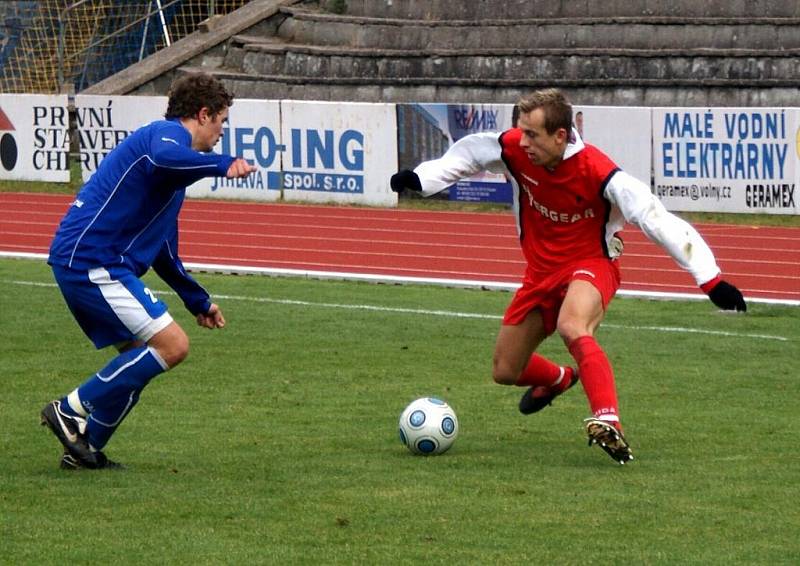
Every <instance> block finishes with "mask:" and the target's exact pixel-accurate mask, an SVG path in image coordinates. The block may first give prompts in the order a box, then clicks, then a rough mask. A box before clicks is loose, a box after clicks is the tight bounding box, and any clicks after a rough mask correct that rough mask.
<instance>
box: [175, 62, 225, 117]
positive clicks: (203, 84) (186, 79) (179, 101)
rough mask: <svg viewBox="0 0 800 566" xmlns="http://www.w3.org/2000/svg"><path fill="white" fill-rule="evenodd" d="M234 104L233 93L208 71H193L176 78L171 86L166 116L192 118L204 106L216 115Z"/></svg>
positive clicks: (212, 114) (211, 113)
mask: <svg viewBox="0 0 800 566" xmlns="http://www.w3.org/2000/svg"><path fill="white" fill-rule="evenodd" d="M231 104H233V94H231V93H230V92H228V91H227V89H226V88H225V86H224V85H223V84H222V83H221V82H220V81H219V80H218V79H216V78H214V77H212V76H211V75H209V74H207V73H192V74H189V75H185V76H183V77H180V78H179V79H176V80H175V81H174V82H173V83H172V86H170V87H169V102H168V103H167V112H166V113H165V114H164V117H165V118H168V119H169V118H191V117H192V116H196V115H197V113H198V112H200V110H201V109H202V108H203V107H206V108H208V111H209V114H210V115H211V116H216V115H217V114H219V113H220V112H222V111H223V110H224V109H225V108H228V107H229V106H230V105H231Z"/></svg>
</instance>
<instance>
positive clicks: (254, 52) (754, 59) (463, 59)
mask: <svg viewBox="0 0 800 566" xmlns="http://www.w3.org/2000/svg"><path fill="white" fill-rule="evenodd" d="M799 55H800V48H796V49H786V50H764V51H758V50H752V49H708V48H698V49H658V50H656V49H614V48H597V49H589V48H577V49H564V48H538V49H510V48H491V49H475V48H471V49H462V50H459V49H451V50H447V49H431V50H420V49H413V50H412V49H409V50H397V49H365V48H342V47H331V46H316V45H296V44H281V43H278V42H273V41H261V40H259V39H258V38H249V37H246V36H237V37H236V38H234V39H233V41H232V42H231V46H230V47H229V49H228V57H227V59H226V63H225V66H226V67H228V68H235V69H239V70H241V71H243V72H245V73H247V74H254V75H281V76H300V77H309V76H312V77H327V78H334V77H335V78H339V79H345V78H358V79H359V80H366V79H376V80H377V79H388V80H393V79H405V78H415V77H418V78H420V80H421V79H422V77H428V78H438V79H445V78H452V79H460V78H462V77H470V78H472V79H475V80H483V79H497V80H501V79H506V78H513V77H523V78H524V79H525V80H528V79H530V78H532V77H535V78H536V79H539V80H549V79H567V80H593V79H606V78H622V77H624V78H628V79H632V80H639V79H643V80H649V79H667V80H678V79H684V80H689V81H694V82H697V81H701V80H704V79H720V78H723V79H724V80H729V81H730V80H741V79H753V80H757V79H761V80H771V79H781V78H782V77H797V76H798V75H799V74H800V58H799V57H798V56H799Z"/></svg>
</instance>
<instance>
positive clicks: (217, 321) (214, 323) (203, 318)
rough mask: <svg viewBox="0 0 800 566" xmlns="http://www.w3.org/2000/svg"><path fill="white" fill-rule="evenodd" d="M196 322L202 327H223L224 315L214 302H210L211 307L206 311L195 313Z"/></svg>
mask: <svg viewBox="0 0 800 566" xmlns="http://www.w3.org/2000/svg"><path fill="white" fill-rule="evenodd" d="M197 324H198V325H200V326H202V327H204V328H224V327H225V317H224V316H222V311H221V310H220V308H219V306H217V304H216V303H211V308H209V309H208V312H207V313H205V314H203V313H200V314H198V315H197Z"/></svg>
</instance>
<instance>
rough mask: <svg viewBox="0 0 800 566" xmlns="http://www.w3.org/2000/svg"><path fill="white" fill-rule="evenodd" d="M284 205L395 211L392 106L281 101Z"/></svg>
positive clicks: (393, 110)
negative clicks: (369, 207)
mask: <svg viewBox="0 0 800 566" xmlns="http://www.w3.org/2000/svg"><path fill="white" fill-rule="evenodd" d="M281 116H282V124H281V133H282V136H281V139H282V144H283V145H284V146H285V150H284V152H283V167H282V183H281V184H282V188H283V198H284V200H287V201H308V202H335V203H353V204H365V205H373V206H397V194H396V193H394V192H392V190H391V188H390V187H389V177H390V176H391V174H392V173H394V172H395V171H396V170H397V136H396V130H397V120H396V116H395V108H394V105H393V104H359V103H343V102H335V103H329V102H305V101H291V100H284V101H281Z"/></svg>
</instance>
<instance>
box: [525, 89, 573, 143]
mask: <svg viewBox="0 0 800 566" xmlns="http://www.w3.org/2000/svg"><path fill="white" fill-rule="evenodd" d="M517 106H518V107H519V111H520V112H521V113H523V114H527V113H528V112H533V111H534V110H536V109H537V108H541V109H542V110H544V129H545V130H547V133H548V134H552V133H554V132H555V131H556V130H558V129H559V128H564V129H565V130H567V133H569V132H570V131H571V130H572V104H570V103H569V100H567V97H566V96H565V95H564V93H563V92H561V91H560V90H559V89H557V88H547V89H544V90H537V91H536V92H533V93H531V94H529V95H528V96H525V97H523V98H522V99H521V100H520V101H519V102H518V103H517Z"/></svg>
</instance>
